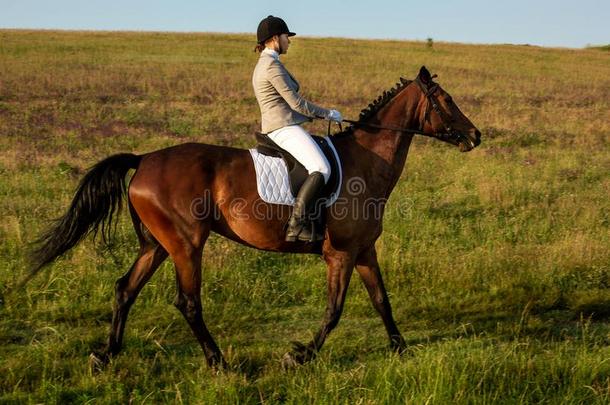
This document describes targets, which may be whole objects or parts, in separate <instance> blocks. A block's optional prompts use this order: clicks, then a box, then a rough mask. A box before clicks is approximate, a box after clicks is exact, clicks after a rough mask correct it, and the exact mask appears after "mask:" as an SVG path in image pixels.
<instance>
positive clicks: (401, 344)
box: [356, 245, 407, 352]
mask: <svg viewBox="0 0 610 405" xmlns="http://www.w3.org/2000/svg"><path fill="white" fill-rule="evenodd" d="M356 270H357V271H358V273H359V274H360V278H361V279H362V282H363V283H364V285H365V287H366V289H367V291H368V293H369V297H371V301H372V303H373V306H374V307H375V309H376V310H377V312H378V313H379V315H381V319H382V320H383V324H384V325H385V328H386V331H387V332H388V337H389V338H390V346H391V347H392V349H394V350H396V351H398V352H403V351H404V350H405V349H406V347H407V345H406V343H405V340H404V339H403V337H402V335H401V334H400V331H399V330H398V327H397V326H396V322H395V321H394V317H393V316H392V308H391V306H390V300H389V299H388V293H387V292H386V289H385V286H384V285H383V279H382V278H381V271H380V270H379V263H378V262H377V252H376V250H375V246H374V245H373V246H370V247H369V248H367V249H365V250H363V251H362V252H361V253H360V254H359V255H358V258H357V259H356Z"/></svg>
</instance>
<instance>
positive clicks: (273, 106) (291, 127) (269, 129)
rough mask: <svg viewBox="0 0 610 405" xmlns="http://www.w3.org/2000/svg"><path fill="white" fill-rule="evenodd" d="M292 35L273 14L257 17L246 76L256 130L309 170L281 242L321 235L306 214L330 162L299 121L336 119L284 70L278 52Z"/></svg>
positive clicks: (333, 112)
mask: <svg viewBox="0 0 610 405" xmlns="http://www.w3.org/2000/svg"><path fill="white" fill-rule="evenodd" d="M293 35H296V34H295V33H294V32H290V30H288V26H287V25H286V23H285V22H284V20H282V19H281V18H279V17H274V16H272V15H270V16H268V17H267V18H265V19H263V20H262V21H261V22H260V24H259V25H258V29H257V32H256V36H257V42H258V45H257V46H256V48H255V51H258V52H260V57H259V59H258V63H257V64H256V67H255V68H254V73H253V75H252V86H254V94H255V95H256V100H257V101H258V105H259V107H260V110H261V116H262V119H261V121H262V132H263V133H266V134H267V136H269V138H271V140H273V142H275V143H276V144H277V145H278V146H279V147H281V148H282V149H284V150H286V151H288V152H289V153H290V154H291V155H292V156H294V158H295V159H296V160H298V161H299V162H300V163H301V164H302V165H303V166H305V168H306V169H307V172H308V173H309V176H308V177H307V179H306V180H305V182H304V183H303V185H302V186H301V189H300V190H299V192H298V195H297V196H296V199H295V204H294V208H293V211H292V216H291V217H290V220H289V221H288V228H287V230H286V241H289V242H294V241H296V240H300V241H316V240H321V239H323V235H322V234H320V232H319V231H316V230H315V229H313V228H314V227H313V223H312V222H311V221H310V220H309V219H308V214H309V213H310V212H311V210H312V209H313V208H314V204H315V201H316V199H317V197H318V195H319V193H320V190H321V189H322V188H323V187H324V184H326V182H327V181H328V178H329V176H330V165H329V163H328V161H327V160H326V157H325V156H324V154H323V153H322V151H321V150H320V148H319V147H318V145H317V144H316V142H315V141H314V140H313V139H312V138H311V135H309V134H308V133H307V131H305V130H304V129H303V128H302V127H301V126H300V125H299V124H301V123H303V122H306V121H311V120H312V118H326V119H329V120H332V121H337V122H341V120H342V117H341V113H339V111H337V110H327V109H326V108H322V107H319V106H317V105H315V104H313V103H311V102H309V101H307V100H305V99H304V98H303V97H301V96H300V95H299V93H298V92H299V83H298V82H297V81H296V79H295V78H294V77H293V76H292V75H291V74H290V73H289V72H288V70H286V68H285V67H284V65H283V64H282V62H280V55H281V54H285V53H286V52H288V47H289V46H290V39H288V37H291V36H293Z"/></svg>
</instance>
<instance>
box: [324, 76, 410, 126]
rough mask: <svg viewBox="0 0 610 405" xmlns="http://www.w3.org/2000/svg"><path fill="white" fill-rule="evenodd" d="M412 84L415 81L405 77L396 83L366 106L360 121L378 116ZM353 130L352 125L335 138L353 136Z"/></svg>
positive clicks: (361, 112) (361, 113)
mask: <svg viewBox="0 0 610 405" xmlns="http://www.w3.org/2000/svg"><path fill="white" fill-rule="evenodd" d="M411 82H413V80H407V79H405V78H404V77H401V78H400V81H399V82H398V83H396V85H395V86H394V87H392V88H391V89H390V90H386V91H384V92H383V93H382V94H380V95H379V97H377V98H376V99H375V100H373V102H372V103H370V104H369V105H368V106H366V107H365V108H363V109H362V110H361V111H360V115H359V117H358V121H364V120H366V119H369V118H371V117H372V116H373V115H375V114H377V112H378V111H379V110H381V109H382V108H383V107H384V106H385V105H386V104H387V103H389V102H390V100H392V99H393V98H394V97H395V96H396V95H397V94H398V93H399V92H400V91H401V90H402V89H404V88H405V87H407V86H408V85H409V84H411ZM353 130H354V126H353V125H350V126H349V127H347V128H345V129H344V130H342V131H341V132H339V133H337V134H334V135H333V137H335V138H337V137H339V138H341V137H344V136H348V135H351V134H352V133H353Z"/></svg>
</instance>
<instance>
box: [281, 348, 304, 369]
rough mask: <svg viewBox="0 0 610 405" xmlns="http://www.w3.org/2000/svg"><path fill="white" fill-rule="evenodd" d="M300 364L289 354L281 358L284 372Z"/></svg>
mask: <svg viewBox="0 0 610 405" xmlns="http://www.w3.org/2000/svg"><path fill="white" fill-rule="evenodd" d="M299 365H300V363H299V362H298V361H297V360H296V359H295V358H294V356H293V355H292V354H290V352H288V353H286V354H285V355H284V357H282V369H283V370H284V371H287V370H292V369H294V368H296V367H298V366H299Z"/></svg>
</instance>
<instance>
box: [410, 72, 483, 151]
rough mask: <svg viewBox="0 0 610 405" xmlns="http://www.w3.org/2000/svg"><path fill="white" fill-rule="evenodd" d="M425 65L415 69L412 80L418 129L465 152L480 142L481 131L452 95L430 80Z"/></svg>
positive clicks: (430, 76)
mask: <svg viewBox="0 0 610 405" xmlns="http://www.w3.org/2000/svg"><path fill="white" fill-rule="evenodd" d="M435 77H436V75H431V74H430V72H429V71H428V69H426V67H425V66H422V67H421V69H420V70H419V74H418V75H417V77H416V78H415V83H416V84H417V85H418V86H419V89H420V91H421V96H420V100H419V104H418V107H419V108H418V114H417V115H418V120H419V129H420V131H421V132H422V133H424V134H426V135H429V136H432V137H434V138H437V139H439V140H441V141H443V142H447V143H450V144H452V145H455V146H457V147H459V148H460V151H462V152H468V151H470V150H472V149H474V148H475V147H476V146H478V145H479V144H480V143H481V132H480V131H479V130H478V129H477V128H476V127H475V126H474V124H473V123H472V122H471V121H470V120H469V119H468V118H467V117H466V116H465V115H464V114H463V113H462V111H461V110H460V108H459V107H458V106H457V104H456V103H455V102H454V100H453V98H452V97H451V96H450V95H449V93H447V92H446V91H445V90H443V88H442V87H441V86H440V85H439V84H438V83H435V82H434V78H435Z"/></svg>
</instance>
